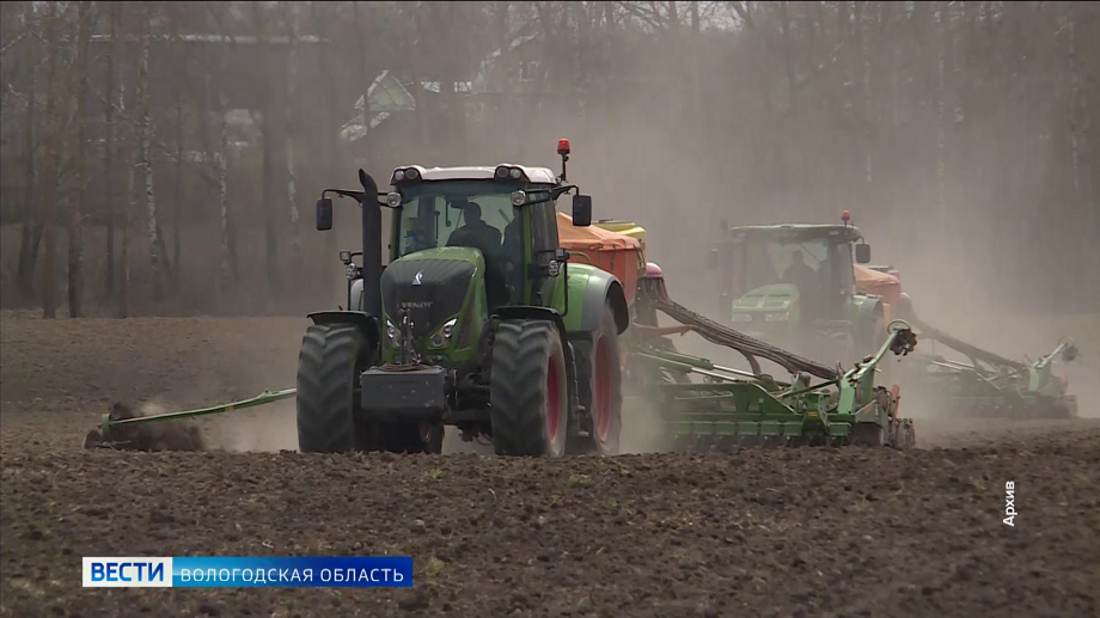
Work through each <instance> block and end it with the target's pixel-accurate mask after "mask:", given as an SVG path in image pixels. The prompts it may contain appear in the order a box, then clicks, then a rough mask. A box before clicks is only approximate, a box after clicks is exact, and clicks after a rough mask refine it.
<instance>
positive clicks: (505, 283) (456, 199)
mask: <svg viewBox="0 0 1100 618" xmlns="http://www.w3.org/2000/svg"><path fill="white" fill-rule="evenodd" d="M517 188H519V186H518V185H515V184H512V183H502V182H498V181H485V180H453V181H435V182H423V183H420V184H415V185H410V186H406V187H404V188H403V191H402V194H403V196H404V201H403V206H402V207H401V210H400V211H399V212H400V214H398V218H397V229H396V235H397V251H396V255H395V256H394V257H396V258H400V257H404V256H406V255H408V254H410V253H415V252H417V251H424V250H426V249H434V248H437V247H470V248H473V249H477V250H479V251H480V252H481V254H482V256H484V258H485V271H486V272H485V276H486V280H485V283H486V293H487V294H488V302H489V304H490V306H497V305H500V304H503V303H505V302H509V299H513V300H514V299H515V298H516V294H518V293H519V291H520V290H522V284H521V281H522V277H523V269H522V268H520V266H521V265H522V264H523V232H522V229H521V228H520V225H521V224H522V221H523V218H522V216H521V215H522V213H521V211H520V210H519V209H517V208H515V207H513V206H512V200H511V195H512V191H514V190H516V189H517Z"/></svg>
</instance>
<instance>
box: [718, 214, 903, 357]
mask: <svg viewBox="0 0 1100 618" xmlns="http://www.w3.org/2000/svg"><path fill="white" fill-rule="evenodd" d="M841 218H842V222H843V223H842V224H841V225H827V224H826V225H823V224H800V225H795V224H784V225H761V226H743V227H733V228H729V229H727V230H726V231H725V237H724V238H723V240H722V241H721V242H719V243H718V246H717V247H716V248H715V249H712V250H711V253H710V259H709V263H708V267H709V269H711V270H717V271H719V275H720V284H719V286H720V287H719V289H720V298H721V300H720V303H721V304H720V309H719V311H720V313H719V316H720V319H721V320H722V321H724V322H726V323H728V324H729V325H730V326H731V327H733V328H735V329H737V330H738V331H741V332H743V333H745V334H746V335H750V336H752V337H756V338H758V339H762V340H764V341H767V342H769V343H771V344H773V345H776V346H779V347H782V348H785V349H788V350H791V351H793V352H796V353H799V354H802V355H804V356H808V357H810V358H838V357H839V358H842V359H844V360H845V361H848V362H855V361H857V360H861V359H864V358H866V357H867V356H869V355H872V354H874V352H875V351H876V350H878V349H879V348H881V346H882V344H883V342H884V341H885V339H886V337H887V329H886V323H887V317H888V316H887V311H888V309H887V307H886V305H885V304H884V302H883V300H882V298H881V297H879V296H876V295H872V294H866V293H862V292H860V291H858V290H857V288H856V280H855V273H854V267H853V253H854V254H855V255H854V257H855V262H856V263H859V264H866V263H868V262H869V261H870V259H871V248H870V246H869V245H867V244H866V243H864V242H863V236H862V234H861V233H860V231H859V229H858V228H856V227H855V226H853V225H851V224H850V221H851V219H850V217H849V215H848V211H844V212H843V213H842V215H841ZM853 246H854V251H853Z"/></svg>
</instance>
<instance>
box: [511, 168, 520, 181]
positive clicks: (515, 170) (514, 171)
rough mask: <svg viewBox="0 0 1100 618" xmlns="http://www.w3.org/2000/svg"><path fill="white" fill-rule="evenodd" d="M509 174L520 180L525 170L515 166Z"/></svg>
mask: <svg viewBox="0 0 1100 618" xmlns="http://www.w3.org/2000/svg"><path fill="white" fill-rule="evenodd" d="M509 175H510V176H511V177H512V180H519V179H520V178H523V170H521V169H519V168H518V167H513V168H512V171H511V172H510V173H509Z"/></svg>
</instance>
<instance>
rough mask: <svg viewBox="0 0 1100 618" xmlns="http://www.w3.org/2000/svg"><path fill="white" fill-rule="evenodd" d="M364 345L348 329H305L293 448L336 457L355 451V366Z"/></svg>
mask: <svg viewBox="0 0 1100 618" xmlns="http://www.w3.org/2000/svg"><path fill="white" fill-rule="evenodd" d="M365 347H366V342H365V341H364V340H363V338H362V336H361V335H360V333H359V331H358V330H357V329H356V328H355V327H352V326H330V325H318V324H313V325H310V326H309V328H307V329H306V333H305V335H303V337H302V347H301V351H300V352H299V354H298V385H297V389H298V392H297V425H298V448H299V449H300V450H301V451H302V452H306V453H341V452H346V451H349V450H351V449H353V448H354V447H355V442H356V440H355V438H356V432H355V409H354V406H355V402H354V401H353V400H352V397H353V394H352V393H353V390H354V384H355V378H356V375H355V373H356V366H357V364H358V363H359V361H360V359H361V358H362V357H363V355H364V353H365V352H366V350H365Z"/></svg>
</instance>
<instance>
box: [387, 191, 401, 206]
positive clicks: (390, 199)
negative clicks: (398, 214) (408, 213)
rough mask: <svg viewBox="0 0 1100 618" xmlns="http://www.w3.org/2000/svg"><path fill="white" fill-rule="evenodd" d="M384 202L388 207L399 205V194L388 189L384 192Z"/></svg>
mask: <svg viewBox="0 0 1100 618" xmlns="http://www.w3.org/2000/svg"><path fill="white" fill-rule="evenodd" d="M386 204H387V205H388V206H389V207H390V208H397V207H398V206H400V205H401V194H400V193H398V192H397V191H390V192H389V193H387V194H386Z"/></svg>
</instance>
